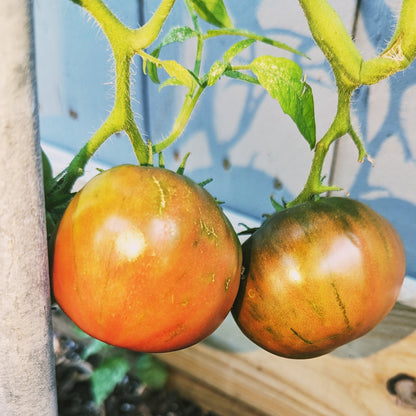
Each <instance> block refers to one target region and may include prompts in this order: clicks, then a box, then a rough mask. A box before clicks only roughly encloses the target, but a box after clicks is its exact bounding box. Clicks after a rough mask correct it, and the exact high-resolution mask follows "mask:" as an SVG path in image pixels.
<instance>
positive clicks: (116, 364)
mask: <svg viewBox="0 0 416 416" xmlns="http://www.w3.org/2000/svg"><path fill="white" fill-rule="evenodd" d="M129 369H130V365H129V362H128V361H127V359H126V358H124V357H121V356H119V357H117V356H115V357H114V356H113V357H110V358H107V359H106V360H104V361H103V362H102V363H101V365H100V366H99V367H98V368H97V369H95V370H94V372H93V373H92V376H91V389H92V394H93V397H94V401H95V403H96V404H97V405H98V406H99V405H100V404H101V403H102V402H103V401H104V400H105V399H106V398H107V397H108V396H109V395H110V394H111V392H112V391H113V390H114V388H115V387H116V385H117V384H118V383H120V381H121V380H123V377H124V376H125V374H126V373H127V371H129Z"/></svg>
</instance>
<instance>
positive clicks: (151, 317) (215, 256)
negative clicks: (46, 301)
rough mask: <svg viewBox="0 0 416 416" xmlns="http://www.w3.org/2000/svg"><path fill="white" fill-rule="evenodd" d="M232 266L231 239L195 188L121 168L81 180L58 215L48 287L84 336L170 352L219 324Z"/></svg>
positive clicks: (181, 179)
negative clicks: (51, 275)
mask: <svg viewBox="0 0 416 416" xmlns="http://www.w3.org/2000/svg"><path fill="white" fill-rule="evenodd" d="M241 263H242V255H241V245H240V243H239V240H238V238H237V236H236V234H235V232H234V230H233V228H232V226H231V224H230V223H229V221H228V220H227V218H226V217H225V215H224V214H223V212H222V209H221V208H220V207H219V206H218V204H217V202H216V201H215V199H214V198H213V197H212V196H211V195H210V194H209V193H208V192H207V191H206V190H205V189H203V188H202V187H201V186H199V185H198V184H196V183H195V182H193V181H192V180H190V179H189V178H187V177H185V176H183V175H180V174H177V173H174V172H172V171H169V170H167V169H164V168H156V167H143V166H134V165H121V166H118V167H114V168H111V169H109V170H107V171H104V172H102V173H100V174H98V175H97V176H96V177H94V178H93V179H92V180H91V181H89V182H88V183H87V185H86V186H85V187H84V188H83V189H82V190H81V191H79V192H78V193H77V194H76V195H75V197H74V198H73V200H72V201H71V203H70V204H69V206H68V208H67V210H66V211H65V213H64V216H63V218H62V221H61V223H60V226H59V230H58V233H57V237H56V243H55V253H54V264H53V289H54V294H55V297H56V300H57V302H58V304H59V305H60V306H61V308H62V309H63V311H64V312H65V313H66V314H67V315H68V316H69V317H70V318H71V319H72V320H73V321H74V322H75V323H76V324H77V325H78V326H79V327H80V328H81V329H82V330H83V331H85V332H86V333H88V334H90V335H91V336H93V337H95V338H97V339H100V340H102V341H104V342H107V343H109V344H112V345H116V346H119V347H124V348H128V349H131V350H137V351H142V352H165V351H173V350H178V349H181V348H184V347H188V346H190V345H192V344H195V343H197V342H199V341H200V340H202V339H204V338H205V337H207V336H208V335H210V334H211V333H212V332H213V331H214V330H215V329H216V328H217V327H218V326H219V325H220V323H221V322H222V321H223V320H224V318H225V317H226V315H227V314H228V312H229V311H230V309H231V306H232V304H233V301H234V299H235V297H236V294H237V291H238V286H239V282H240V276H241Z"/></svg>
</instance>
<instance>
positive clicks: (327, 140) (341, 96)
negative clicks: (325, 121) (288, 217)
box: [287, 90, 365, 207]
mask: <svg viewBox="0 0 416 416" xmlns="http://www.w3.org/2000/svg"><path fill="white" fill-rule="evenodd" d="M351 94H352V90H338V107H337V113H336V115H335V118H334V121H333V122H332V124H331V126H330V127H329V129H328V131H327V132H326V133H325V135H324V136H323V137H322V139H321V140H319V142H318V143H317V144H316V146H315V153H314V157H313V160H312V166H311V169H310V172H309V176H308V179H307V181H306V184H305V186H304V188H303V190H302V191H301V193H300V194H299V195H298V196H297V197H296V198H295V199H294V200H293V201H291V202H289V203H288V204H287V207H291V206H294V205H297V204H300V203H302V202H306V201H308V200H310V199H312V198H313V197H314V196H316V195H320V194H322V193H324V192H328V191H338V190H340V188H339V187H337V186H325V185H323V184H322V168H323V164H324V160H325V157H326V155H327V154H328V151H329V148H330V146H331V144H332V143H333V142H334V141H335V140H337V139H339V138H340V137H342V136H344V135H345V134H347V133H350V132H351V131H353V129H352V126H351V121H350V102H351ZM356 139H357V140H358V141H359V142H360V149H361V147H362V145H361V141H360V140H359V138H358V136H356V135H355V136H354V141H355V140H356ZM360 152H361V150H360ZM364 152H365V151H364Z"/></svg>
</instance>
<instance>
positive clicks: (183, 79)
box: [162, 61, 195, 89]
mask: <svg viewBox="0 0 416 416" xmlns="http://www.w3.org/2000/svg"><path fill="white" fill-rule="evenodd" d="M162 66H163V68H164V70H165V71H166V72H167V73H168V74H169V75H170V76H171V77H172V78H175V79H176V80H177V81H178V83H179V84H180V85H185V86H186V87H188V88H189V89H191V88H193V87H194V86H195V80H194V78H193V76H192V75H191V74H190V73H189V71H188V70H187V69H186V68H184V67H183V66H182V65H181V64H179V63H178V62H176V61H162Z"/></svg>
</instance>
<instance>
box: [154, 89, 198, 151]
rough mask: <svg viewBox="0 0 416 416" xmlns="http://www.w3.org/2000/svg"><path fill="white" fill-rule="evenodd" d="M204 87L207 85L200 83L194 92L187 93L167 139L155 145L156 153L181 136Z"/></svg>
mask: <svg viewBox="0 0 416 416" xmlns="http://www.w3.org/2000/svg"><path fill="white" fill-rule="evenodd" d="M204 89H205V87H203V86H201V85H198V86H197V87H196V90H195V92H194V93H193V94H191V93H189V94H187V95H186V97H185V100H184V103H183V105H182V108H181V110H180V112H179V114H178V117H177V118H176V120H175V123H174V125H173V127H172V131H171V133H170V134H169V136H168V137H167V138H166V139H164V140H163V141H161V142H160V143H157V144H155V145H153V152H154V153H159V152H161V151H162V150H164V149H166V148H167V147H168V146H170V145H171V144H172V143H173V142H174V141H175V140H176V139H177V138H178V137H179V136H180V134H181V133H182V132H183V130H184V129H185V127H186V125H187V123H188V121H189V118H190V117H191V114H192V111H193V109H194V108H195V105H196V103H197V102H198V99H199V97H200V96H201V94H202V93H203V91H204Z"/></svg>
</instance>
